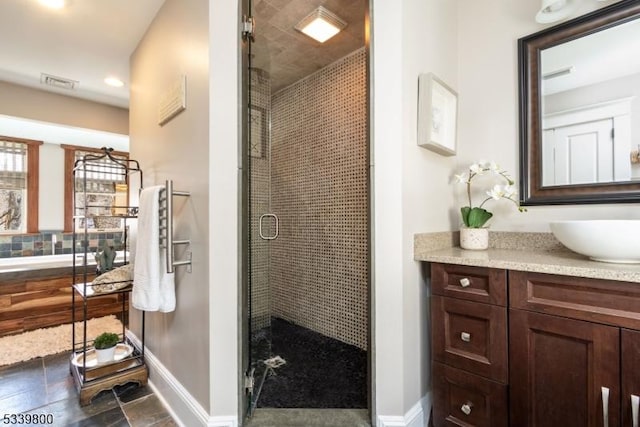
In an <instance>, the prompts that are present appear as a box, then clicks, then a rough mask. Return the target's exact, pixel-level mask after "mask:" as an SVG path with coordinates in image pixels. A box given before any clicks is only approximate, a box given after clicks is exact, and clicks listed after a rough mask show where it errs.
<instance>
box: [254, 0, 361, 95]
mask: <svg viewBox="0 0 640 427" xmlns="http://www.w3.org/2000/svg"><path fill="white" fill-rule="evenodd" d="M318 6H324V7H326V8H327V9H329V10H331V11H332V12H334V13H336V14H337V15H338V16H339V17H340V18H341V19H343V20H344V21H346V22H347V27H346V28H345V30H343V31H342V32H340V33H338V35H336V36H335V37H333V38H332V39H329V40H328V41H326V42H325V43H319V42H316V41H315V40H313V39H311V38H310V37H308V36H306V35H304V34H302V33H300V32H298V31H296V30H295V29H294V26H295V25H296V24H297V23H298V22H299V21H300V20H301V19H302V18H304V17H305V16H307V15H308V14H309V13H310V12H311V11H313V10H314V9H316V8H317V7H318ZM365 6H366V1H365V0H259V1H256V0H254V7H253V9H254V11H253V12H254V18H255V20H256V45H255V49H254V50H253V53H254V55H255V56H254V62H253V66H254V67H256V68H261V69H264V70H267V71H269V72H270V74H271V79H272V91H273V92H277V91H278V90H280V89H282V88H283V87H286V86H289V85H290V84H292V83H295V82H296V81H298V80H300V79H302V78H304V77H306V76H308V75H309V74H312V73H314V72H316V71H317V70H319V69H321V68H323V67H325V66H327V65H329V64H331V63H333V62H335V61H337V60H338V59H340V58H342V57H344V56H345V55H347V54H349V53H351V52H353V51H355V50H357V49H358V48H360V47H362V46H364V17H365Z"/></svg>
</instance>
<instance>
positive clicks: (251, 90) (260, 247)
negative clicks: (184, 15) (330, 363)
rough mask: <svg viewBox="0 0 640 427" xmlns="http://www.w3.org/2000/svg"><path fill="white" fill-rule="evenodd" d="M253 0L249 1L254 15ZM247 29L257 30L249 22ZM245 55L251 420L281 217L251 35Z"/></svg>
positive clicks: (262, 81) (264, 81) (265, 94)
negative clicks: (274, 202) (274, 204)
mask: <svg viewBox="0 0 640 427" xmlns="http://www.w3.org/2000/svg"><path fill="white" fill-rule="evenodd" d="M251 3H252V1H251V0H249V1H248V8H249V10H248V14H247V16H251V9H252V5H251ZM247 21H248V24H247V26H246V27H245V28H249V27H252V26H253V23H252V22H251V20H247ZM246 44H247V49H246V51H247V57H246V69H245V88H246V97H245V99H246V106H247V108H246V112H245V114H246V116H245V123H246V127H245V133H246V139H247V142H246V144H245V148H244V150H243V164H244V166H245V168H246V182H245V187H244V188H245V189H246V194H245V216H244V221H245V227H244V230H245V239H246V240H245V241H246V249H245V250H246V254H245V256H246V266H247V268H246V269H245V270H244V271H245V274H246V275H247V277H246V282H247V294H246V300H247V305H248V308H247V318H248V319H247V326H246V327H247V329H248V337H246V338H247V339H248V342H247V350H248V351H247V353H246V354H248V361H247V362H246V364H247V376H248V379H247V381H248V383H249V385H251V386H252V387H250V392H249V393H248V398H247V405H248V406H247V413H248V415H249V416H251V413H252V412H253V409H255V407H256V405H257V400H258V398H259V395H260V390H261V388H262V384H263V381H264V379H265V377H266V375H267V370H266V365H265V364H264V361H266V360H268V359H269V358H270V357H271V317H270V289H269V264H270V263H269V260H270V242H271V241H272V240H274V239H275V238H276V237H277V233H278V227H277V217H275V215H273V214H272V213H270V207H271V184H270V181H271V180H270V174H271V155H270V154H271V153H270V139H269V136H270V132H269V130H270V127H269V110H270V102H271V91H270V85H269V73H268V72H267V71H266V70H262V69H258V68H255V67H254V66H253V58H254V56H255V54H256V52H255V51H256V50H257V49H259V48H260V47H259V42H256V41H255V39H254V38H253V36H252V35H247V37H246Z"/></svg>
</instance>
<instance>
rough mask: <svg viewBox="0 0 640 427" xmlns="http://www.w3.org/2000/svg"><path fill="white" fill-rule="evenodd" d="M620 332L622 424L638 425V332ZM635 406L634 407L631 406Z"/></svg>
mask: <svg viewBox="0 0 640 427" xmlns="http://www.w3.org/2000/svg"><path fill="white" fill-rule="evenodd" d="M621 333H622V425H623V426H625V427H637V426H640V332H638V331H631V330H629V329H623V330H622V331H621ZM633 406H635V408H633Z"/></svg>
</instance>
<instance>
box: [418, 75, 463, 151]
mask: <svg viewBox="0 0 640 427" xmlns="http://www.w3.org/2000/svg"><path fill="white" fill-rule="evenodd" d="M457 125H458V94H457V92H456V91H454V90H453V89H452V88H451V87H449V86H448V85H447V84H446V83H444V82H443V81H442V80H440V79H439V78H438V77H436V76H435V75H434V74H433V73H426V74H420V76H419V77H418V145H419V146H421V147H424V148H427V149H429V150H432V151H435V152H436V153H438V154H442V155H444V156H454V155H455V154H456V144H457Z"/></svg>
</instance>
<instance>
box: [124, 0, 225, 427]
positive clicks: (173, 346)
mask: <svg viewBox="0 0 640 427" xmlns="http://www.w3.org/2000/svg"><path fill="white" fill-rule="evenodd" d="M208 3H209V2H208V1H207V0H167V1H166V2H165V3H164V5H163V6H162V7H161V9H160V10H159V12H158V14H157V15H156V17H155V19H154V21H153V22H152V24H151V25H150V27H149V29H148V30H147V32H146V34H145V36H144V37H143V38H142V40H141V41H140V43H139V45H138V47H137V48H136V50H135V52H134V53H133V54H132V56H131V102H130V140H131V142H130V144H131V150H130V155H131V158H132V159H136V160H138V161H139V162H140V166H141V168H142V170H143V172H144V185H145V187H148V186H151V185H158V184H163V183H164V181H165V180H166V179H172V180H173V181H174V188H175V190H182V191H189V192H190V193H191V196H190V197H189V198H181V197H174V208H175V213H174V235H175V237H176V238H177V239H190V240H191V244H190V246H189V248H188V249H189V250H190V251H192V252H193V265H192V267H193V271H192V273H188V272H187V270H186V268H185V267H177V268H176V272H177V273H176V300H177V305H176V310H175V311H174V312H172V313H166V314H164V313H148V316H147V317H146V320H147V323H146V342H145V344H146V345H147V347H148V348H149V350H150V352H151V353H152V354H153V355H154V356H155V358H156V359H157V360H158V361H159V363H160V364H161V365H162V366H163V367H164V368H165V369H166V370H167V371H168V372H170V374H171V375H172V377H173V378H175V380H176V381H177V382H178V383H179V387H178V388H177V389H179V390H185V393H188V396H189V397H188V398H187V399H186V401H185V396H184V395H177V394H176V389H175V388H174V389H171V388H170V387H171V384H164V383H161V381H160V379H161V378H163V377H162V375H155V377H154V375H153V374H154V372H152V373H151V381H154V384H155V385H156V386H159V387H160V388H161V390H160V393H161V394H162V395H163V396H164V397H165V398H166V400H167V401H168V403H169V404H170V405H171V406H172V408H173V409H174V411H176V415H177V416H178V417H179V418H180V419H181V420H182V421H183V422H184V423H185V424H186V425H194V423H196V422H197V421H196V420H194V419H193V414H192V413H191V412H190V410H191V409H193V405H197V407H199V408H201V409H202V410H204V411H209V409H210V394H211V391H210V375H211V370H210V336H211V328H210V324H209V319H210V312H211V311H212V310H211V309H210V307H209V295H210V284H209V283H210V275H209V273H210V267H209V262H210V257H209V227H210V225H209V224H210V218H209V191H210V186H209V169H210V165H209V142H210V138H209V52H208V49H209V47H208V45H209V19H208V16H209V5H208ZM182 75H185V76H186V88H187V89H186V91H187V93H186V103H187V105H186V110H185V111H183V112H182V113H180V114H179V115H177V116H176V117H174V118H173V120H171V121H169V122H168V123H166V124H165V125H164V126H159V125H158V123H157V111H158V102H159V100H160V98H161V96H162V95H163V94H164V93H166V91H167V90H168V89H169V88H170V87H171V85H172V84H174V83H175V82H176V80H177V79H179V78H180V76H182ZM228 143H229V144H235V141H228ZM230 250H233V249H230ZM176 253H177V254H178V257H181V258H182V257H183V256H181V255H180V254H181V253H182V251H181V250H177V251H176ZM212 286H213V285H212ZM139 314H140V313H139V312H138V311H137V310H134V309H132V313H131V322H132V324H133V328H132V330H133V331H134V332H135V333H136V335H137V336H138V337H140V330H139V318H140V316H139ZM235 321H236V319H235V318H232V319H231V320H230V321H229V324H235ZM136 322H137V323H136ZM213 339H215V337H214V338H213ZM174 385H175V384H174ZM230 393H233V390H231V391H230ZM181 399H182V400H181Z"/></svg>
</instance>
